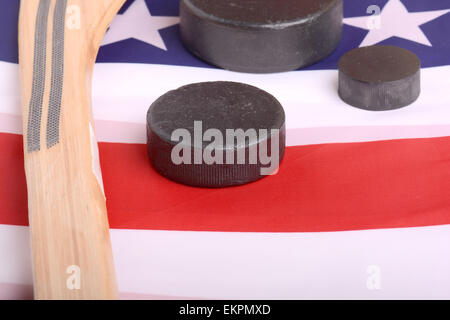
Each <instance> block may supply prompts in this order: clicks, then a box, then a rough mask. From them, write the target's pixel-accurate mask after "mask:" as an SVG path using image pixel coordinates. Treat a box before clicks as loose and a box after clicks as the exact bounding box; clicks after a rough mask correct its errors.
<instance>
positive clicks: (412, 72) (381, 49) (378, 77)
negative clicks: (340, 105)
mask: <svg viewBox="0 0 450 320" xmlns="http://www.w3.org/2000/svg"><path fill="white" fill-rule="evenodd" d="M419 95H420V60H419V58H418V57H417V56H416V55H415V54H414V53H412V52H410V51H408V50H406V49H402V48H399V47H395V46H387V45H377V46H371V47H362V48H357V49H353V50H351V51H349V52H347V53H346V54H345V55H344V56H342V58H341V59H340V61H339V96H340V97H341V99H342V100H344V101H345V102H346V103H348V104H349V105H351V106H354V107H357V108H361V109H365V110H372V111H383V110H393V109H398V108H402V107H405V106H407V105H409V104H411V103H413V102H414V101H416V100H417V98H418V97H419Z"/></svg>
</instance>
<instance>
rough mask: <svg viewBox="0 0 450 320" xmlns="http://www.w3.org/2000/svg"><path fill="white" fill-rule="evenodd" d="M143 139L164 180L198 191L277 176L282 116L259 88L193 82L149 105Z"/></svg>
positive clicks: (281, 153) (277, 105)
mask: <svg viewBox="0 0 450 320" xmlns="http://www.w3.org/2000/svg"><path fill="white" fill-rule="evenodd" d="M147 137H148V154H149V157H150V162H151V163H152V165H153V166H154V168H155V169H156V170H157V171H158V172H159V173H161V174H162V175H163V176H165V177H167V178H169V179H171V180H174V181H177V182H180V183H183V184H187V185H191V186H197V187H211V188H215V187H216V188H217V187H226V186H234V185H241V184H245V183H248V182H252V181H255V180H258V179H260V178H262V177H264V176H266V175H269V174H273V173H275V172H277V170H278V166H279V163H280V161H281V159H282V158H283V156H284V149H285V114H284V110H283V108H282V106H281V104H280V103H279V102H278V101H277V100H276V99H275V98H274V97H273V96H272V95H270V94H269V93H267V92H265V91H262V90H260V89H258V88H255V87H252V86H249V85H246V84H241V83H234V82H204V83H197V84H191V85H187V86H184V87H181V88H179V89H177V90H174V91H170V92H168V93H166V94H165V95H163V96H162V97H160V98H159V99H158V100H156V101H155V102H154V103H153V104H152V105H151V106H150V109H149V111H148V114H147Z"/></svg>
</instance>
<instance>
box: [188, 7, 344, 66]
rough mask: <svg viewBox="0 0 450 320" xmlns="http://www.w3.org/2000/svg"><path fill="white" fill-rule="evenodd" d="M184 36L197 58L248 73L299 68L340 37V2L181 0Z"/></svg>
mask: <svg viewBox="0 0 450 320" xmlns="http://www.w3.org/2000/svg"><path fill="white" fill-rule="evenodd" d="M180 19H181V21H180V26H181V37H182V40H183V43H184V45H185V46H186V48H187V49H188V50H189V51H191V52H192V53H193V54H194V55H196V56H198V57H199V58H201V59H203V60H205V61H207V62H209V63H211V64H213V65H216V66H219V67H221V68H224V69H228V70H232V71H240V72H249V73H273V72H283V71H291V70H295V69H298V68H301V67H304V66H307V65H310V64H313V63H315V62H317V61H320V60H322V59H324V58H325V57H327V56H328V55H329V54H331V53H332V52H333V51H334V49H335V48H336V47H337V46H338V44H339V42H340V40H341V33H342V20H343V2H342V0H302V1H299V0H282V1H280V0H258V1H251V0H241V1H235V0H221V1H211V0H182V1H181V5H180Z"/></svg>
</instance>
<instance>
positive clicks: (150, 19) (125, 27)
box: [102, 0, 180, 51]
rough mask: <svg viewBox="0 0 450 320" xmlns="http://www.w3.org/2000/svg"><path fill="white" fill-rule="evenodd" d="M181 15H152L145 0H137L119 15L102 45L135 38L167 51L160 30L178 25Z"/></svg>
mask: <svg viewBox="0 0 450 320" xmlns="http://www.w3.org/2000/svg"><path fill="white" fill-rule="evenodd" d="M179 22H180V18H179V17H166V16H152V15H151V13H150V10H149V9H148V7H147V4H146V3H145V1H144V0H136V1H134V2H133V3H132V4H131V6H130V7H129V8H128V9H127V11H125V13H123V14H119V15H117V16H116V17H115V18H114V20H113V22H112V23H111V26H110V28H109V30H108V32H107V33H106V35H105V37H104V38H103V41H102V46H104V45H107V44H111V43H115V42H119V41H122V40H126V39H130V38H134V39H137V40H140V41H143V42H146V43H148V44H151V45H153V46H155V47H157V48H160V49H162V50H166V51H167V47H166V45H165V43H164V40H163V38H162V37H161V34H160V33H159V30H161V29H164V28H167V27H170V26H173V25H176V24H178V23H179Z"/></svg>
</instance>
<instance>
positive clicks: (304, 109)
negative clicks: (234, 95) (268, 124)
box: [0, 62, 450, 145]
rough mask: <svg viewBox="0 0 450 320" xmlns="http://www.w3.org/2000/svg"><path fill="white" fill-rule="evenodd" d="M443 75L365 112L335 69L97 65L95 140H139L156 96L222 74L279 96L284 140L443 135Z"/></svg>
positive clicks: (12, 101) (7, 128)
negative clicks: (414, 95) (393, 104)
mask: <svg viewBox="0 0 450 320" xmlns="http://www.w3.org/2000/svg"><path fill="white" fill-rule="evenodd" d="M18 73H19V72H18V66H17V65H15V64H10V63H5V62H0V97H1V99H2V104H1V105H0V132H8V133H21V128H20V127H21V121H20V118H17V117H18V116H19V115H20V114H21V109H20V96H19V92H20V91H19V88H20V86H19V75H18ZM449 75H450V67H449V66H446V67H438V68H429V69H423V70H422V95H421V97H420V98H419V100H418V101H417V102H416V103H414V104H413V105H411V106H409V107H407V108H403V109H400V110H395V111H388V112H371V111H364V110H359V109H356V108H353V107H350V106H348V105H346V104H345V103H343V102H342V101H341V100H340V99H339V97H338V95H337V71H336V70H325V71H296V72H288V73H282V74H271V75H254V74H243V73H235V72H229V71H224V70H218V69H204V68H192V67H179V66H166V65H146V64H97V65H96V68H95V73H94V80H93V95H94V101H93V103H94V106H95V107H94V114H95V118H96V120H97V129H96V131H97V134H98V136H99V140H100V141H107V142H123V143H144V142H145V139H146V138H145V119H146V112H147V110H148V107H149V106H150V104H151V103H152V102H153V101H155V100H156V99H157V98H158V97H159V96H161V95H162V94H164V93H165V92H167V91H169V90H173V89H176V88H178V87H180V86H182V85H185V84H188V83H192V82H200V81H214V80H227V81H240V82H245V83H249V84H252V85H255V86H258V87H260V88H262V89H265V90H267V91H268V92H270V93H272V94H273V95H274V96H275V97H277V98H278V99H279V100H280V101H281V103H282V104H283V106H284V107H285V110H286V116H287V128H288V145H304V144H318V143H333V142H361V141H374V140H389V139H401V138H421V137H438V136H448V135H450V108H448V106H449V105H450V95H449V94H448V88H450V76H449ZM12 117H13V118H12ZM11 119H12V120H11Z"/></svg>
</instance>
